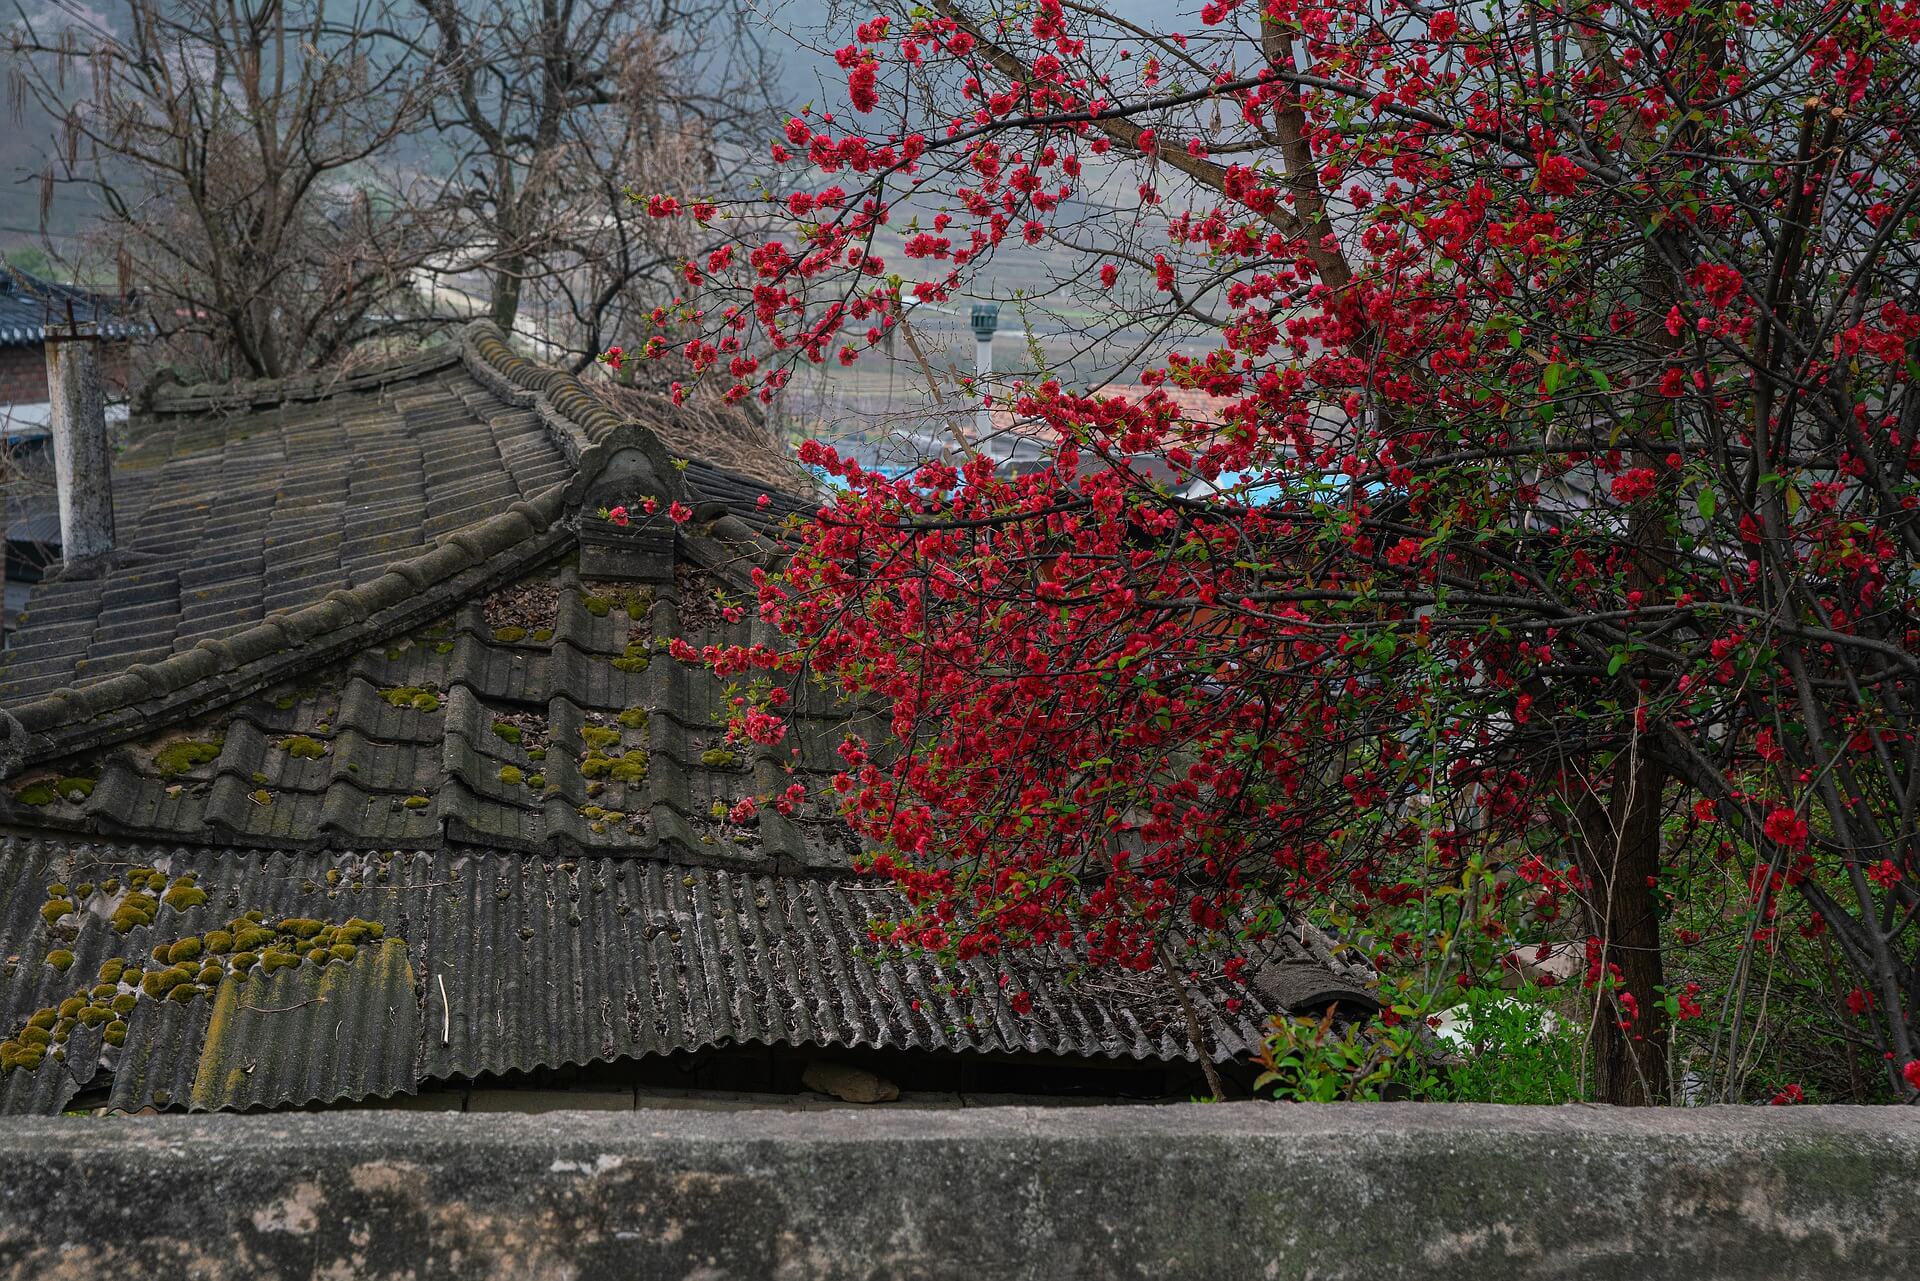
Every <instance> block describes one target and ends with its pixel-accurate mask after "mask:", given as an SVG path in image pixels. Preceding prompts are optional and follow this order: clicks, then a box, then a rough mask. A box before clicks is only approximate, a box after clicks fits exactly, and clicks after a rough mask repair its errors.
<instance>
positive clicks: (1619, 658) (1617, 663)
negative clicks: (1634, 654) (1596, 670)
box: [1607, 652, 1627, 676]
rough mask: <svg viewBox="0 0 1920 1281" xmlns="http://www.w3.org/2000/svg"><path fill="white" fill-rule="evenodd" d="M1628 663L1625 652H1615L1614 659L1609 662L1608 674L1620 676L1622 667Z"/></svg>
mask: <svg viewBox="0 0 1920 1281" xmlns="http://www.w3.org/2000/svg"><path fill="white" fill-rule="evenodd" d="M1626 665H1627V656H1626V654H1625V653H1624V652H1622V653H1619V654H1615V655H1614V656H1613V659H1612V661H1611V662H1609V663H1608V664H1607V675H1609V676H1618V675H1619V674H1620V669H1621V668H1622V667H1625V666H1626Z"/></svg>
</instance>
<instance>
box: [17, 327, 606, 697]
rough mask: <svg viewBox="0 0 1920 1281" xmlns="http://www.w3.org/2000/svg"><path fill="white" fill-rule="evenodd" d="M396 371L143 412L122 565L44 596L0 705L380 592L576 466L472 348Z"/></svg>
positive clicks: (136, 428)
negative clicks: (455, 538)
mask: <svg viewBox="0 0 1920 1281" xmlns="http://www.w3.org/2000/svg"><path fill="white" fill-rule="evenodd" d="M390 373H391V374H392V375H393V376H392V377H390V378H388V379H385V380H383V381H379V382H374V381H371V380H370V379H363V380H362V381H361V382H360V383H359V384H358V385H350V386H348V387H346V388H343V389H342V390H340V391H338V392H336V393H335V394H333V395H331V396H328V397H327V398H325V399H321V400H314V401H308V402H300V401H282V402H280V403H277V404H274V405H271V406H267V407H261V408H251V407H247V408H242V407H240V406H239V405H237V404H235V403H234V402H232V401H229V402H227V404H226V405H225V406H224V407H214V406H212V405H208V404H206V403H205V401H206V398H205V397H202V396H195V395H181V396H178V397H177V398H175V399H173V400H170V401H167V402H163V404H164V406H165V409H166V412H163V413H158V414H155V415H153V416H151V417H148V418H145V419H143V420H141V421H137V422H136V423H134V424H133V425H132V427H131V429H130V432H129V435H130V438H131V440H132V444H131V447H130V448H128V449H127V451H126V452H125V453H124V454H122V455H121V456H120V457H119V458H118V459H116V460H115V463H114V474H113V485H114V522H115V526H116V529H117V530H118V533H119V538H118V545H117V547H116V549H115V551H114V552H113V554H112V556H111V557H110V558H109V559H108V561H107V563H105V564H103V565H100V566H97V567H88V568H87V570H86V571H85V572H79V573H73V572H69V573H67V574H62V575H58V576H55V577H54V578H53V579H51V580H50V581H48V582H46V583H44V584H42V585H41V586H40V587H39V588H38V589H37V590H36V591H35V593H34V595H33V597H32V599H31V600H30V601H29V603H28V607H27V612H26V616H25V618H24V619H23V630H22V631H21V633H20V635H19V637H18V639H17V641H16V644H15V646H14V647H13V648H12V649H10V650H9V651H8V652H7V654H6V655H5V656H4V657H5V665H4V667H0V700H4V701H5V702H7V703H14V702H24V701H28V700H32V699H37V698H40V697H43V696H45V695H47V694H49V693H51V692H53V691H54V690H56V689H58V688H60V687H62V686H66V685H70V684H74V683H77V682H78V681H82V680H85V679H87V678H90V677H98V676H101V675H104V674H111V673H114V672H117V671H120V670H123V669H125V668H127V667H129V666H131V665H132V664H134V663H153V662H156V661H157V660H160V659H164V658H167V657H168V656H169V655H173V654H177V653H181V652H184V651H188V650H191V649H192V648H193V647H194V646H195V645H196V644H198V643H199V642H200V641H203V640H215V639H219V638H222V637H231V636H233V635H234V634H235V633H238V632H241V631H243V630H245V629H247V628H249V627H252V626H255V625H258V624H259V623H260V622H262V621H263V620H264V619H265V618H267V617H268V616H269V615H272V614H273V613H275V612H276V611H280V610H290V609H298V608H300V607H302V606H306V605H310V604H312V603H313V602H315V601H318V600H320V599H322V598H324V597H325V596H326V595H327V594H328V593H329V592H332V591H335V590H339V589H345V588H357V587H364V586H366V585H367V584H369V583H372V582H374V581H375V580H376V579H378V578H379V577H380V576H381V575H382V574H383V573H384V572H385V570H386V568H387V567H388V566H389V565H391V564H392V563H393V562H395V561H398V560H401V559H404V558H405V557H407V556H409V555H410V554H414V553H418V552H420V551H421V550H423V549H425V548H427V547H429V546H431V545H432V544H433V543H434V542H435V541H436V540H438V539H441V538H444V537H447V536H449V535H451V534H454V533H456V532H458V531H460V530H463V529H465V528H466V527H468V526H470V525H473V524H475V523H476V522H478V521H480V520H481V519H482V518H483V517H486V516H490V515H493V514H495V513H499V512H501V511H504V510H506V509H508V508H509V507H511V506H512V505H513V504H514V503H519V502H527V501H530V500H534V499H537V498H539V497H540V496H541V495H542V494H544V493H546V491H549V490H552V489H554V488H555V487H556V486H559V485H560V484H561V482H562V481H563V480H564V479H565V478H566V477H567V476H568V475H569V474H570V467H569V465H568V463H567V461H566V459H565V457H564V456H563V454H562V452H561V449H560V448H559V446H558V445H557V444H556V442H555V441H554V440H553V439H552V437H551V435H550V433H549V432H548V431H547V429H546V428H545V427H544V426H543V425H542V424H541V422H540V421H539V419H538V417H537V416H536V415H535V414H534V413H532V412H530V411H528V410H525V409H520V408H515V407H513V406H510V405H507V404H504V403H502V402H501V401H500V400H499V399H498V398H497V397H495V396H494V395H492V394H491V393H490V392H488V391H487V390H486V389H485V388H483V387H481V386H480V385H479V384H477V383H476V382H474V380H473V379H472V378H471V377H469V376H467V374H466V372H465V370H464V369H463V368H462V367H461V365H460V363H459V360H458V356H457V353H449V354H442V355H440V356H437V357H428V358H427V359H425V360H422V361H419V362H415V363H414V364H413V365H412V366H409V367H402V368H400V369H395V370H392V371H390ZM182 404H185V405H190V406H193V407H194V409H195V410H197V412H191V413H187V412H180V410H179V406H180V405H182ZM548 506H549V508H551V509H552V510H553V511H556V512H557V507H554V506H553V504H552V503H549V504H548Z"/></svg>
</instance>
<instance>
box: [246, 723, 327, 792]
mask: <svg viewBox="0 0 1920 1281" xmlns="http://www.w3.org/2000/svg"><path fill="white" fill-rule="evenodd" d="M280 749H281V750H282V751H284V752H285V753H286V754H287V755H289V756H292V757H295V758H296V759H299V760H303V761H317V760H319V759H320V758H321V757H322V756H325V755H326V754H327V745H326V744H325V743H323V742H321V741H320V740H319V739H317V738H310V737H308V736H307V735H305V734H294V735H291V736H289V737H287V738H283V739H281V740H280ZM254 781H255V782H259V783H264V782H266V781H267V780H266V779H264V778H257V777H256V778H255V780H254Z"/></svg>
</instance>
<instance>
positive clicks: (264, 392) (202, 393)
mask: <svg viewBox="0 0 1920 1281" xmlns="http://www.w3.org/2000/svg"><path fill="white" fill-rule="evenodd" d="M459 360H460V350H459V348H457V347H454V346H452V345H449V344H442V345H440V346H436V347H427V348H424V349H422V350H420V351H417V352H412V353H409V354H408V355H404V356H396V357H394V358H393V359H391V360H383V361H380V362H378V363H376V364H372V365H366V366H363V367H362V368H360V369H356V370H341V369H322V370H316V371H314V372H312V373H305V374H289V375H288V376H287V377H285V378H254V379H243V380H239V381H235V382H224V383H181V382H150V383H149V384H148V385H147V387H146V388H145V389H144V390H143V391H142V393H141V396H140V405H139V408H140V412H141V413H143V414H148V415H152V416H153V417H156V418H163V417H173V416H178V415H182V414H204V413H218V412H222V411H225V412H239V411H244V410H250V409H270V408H272V407H273V406H275V405H284V404H289V403H298V402H301V401H310V400H325V399H326V398H327V397H329V396H337V395H339V394H341V393H342V392H353V391H378V390H380V389H381V388H383V387H387V386H390V385H392V384H393V383H400V382H406V381H407V380H408V379H412V378H419V377H422V376H424V375H426V374H431V373H437V372H438V371H440V370H442V369H445V368H447V367H448V366H450V365H454V364H457V363H458V362H459ZM163 376H164V375H163Z"/></svg>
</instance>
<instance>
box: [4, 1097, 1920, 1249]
mask: <svg viewBox="0 0 1920 1281" xmlns="http://www.w3.org/2000/svg"><path fill="white" fill-rule="evenodd" d="M1916 1274H1920V1110H1915V1109H1904V1110H1903V1109H1893V1108H1888V1109H1882V1110H1869V1109H1863V1108H1797V1109H1759V1108H1755V1109H1742V1110H1733V1109H1702V1110H1698V1111H1672V1112H1661V1113H1650V1112H1641V1113H1626V1112H1613V1111H1608V1110H1604V1109H1596V1108H1558V1109H1517V1108H1488V1107H1442V1106H1432V1105H1403V1106H1396V1105H1375V1106H1352V1107H1282V1106H1271V1105H1258V1104H1240V1105H1228V1106H1219V1107H1200V1106H1179V1107H1164V1108H1140V1107H1132V1108H1087V1109H1059V1110H1037V1109H1029V1108H1006V1109H996V1110H986V1111H980V1112H911V1111H888V1112H872V1113H858V1114H851V1115H850V1114H847V1113H827V1114H805V1113H803V1114H791V1113H780V1114H775V1113H730V1114H698V1113H663V1114H657V1115H648V1114H645V1113H641V1114H621V1115H611V1116H609V1115H597V1114H588V1113H553V1114H548V1115H545V1116H537V1117H493V1116H476V1115H446V1114H421V1113H407V1112H349V1113H331V1114H318V1115H291V1116H287V1115H280V1116H266V1117H234V1116H209V1117H193V1118H119V1119H112V1120H94V1119H78V1118H65V1119H48V1120H37V1121H31V1122H14V1123H10V1124H9V1125H8V1126H7V1127H6V1128H5V1129H4V1130H0V1276H5V1277H18V1278H34V1279H35V1281H51V1279H53V1278H67V1277H73V1278H80V1277H108V1276H111V1277H116V1278H143V1277H167V1278H183V1277H205V1278H236V1279H238V1278H294V1277H302V1278H306V1277H329V1278H333V1277H340V1278H347V1277H354V1278H388V1277H412V1278H418V1279H419V1281H428V1279H429V1278H440V1277H489V1278H522V1277H524V1278H543V1279H544V1278H576V1277H577V1278H602V1277H606V1278H613V1277H619V1278H654V1277H660V1278H669V1277H670V1278H684V1279H692V1278H701V1279H703V1281H720V1279H722V1278H742V1279H746V1278H752V1279H754V1281H759V1279H760V1278H795V1279H798V1278H840V1277H862V1278H865V1277H927V1278H934V1277H941V1278H944V1277H955V1278H960V1277H965V1278H989V1277H1022V1278H1027V1277H1031V1278H1040V1279H1043V1281H1066V1279H1067V1278H1094V1277H1143V1278H1173V1277H1196V1278H1206V1279H1208V1281H1225V1279H1229V1278H1240V1277H1249V1278H1251V1277H1298V1278H1306V1277H1312V1278H1317V1279H1322V1281H1324V1279H1328V1278H1342V1277H1352V1278H1365V1279H1366V1281H1384V1279H1387V1278H1397V1277H1421V1278H1445V1277H1471V1278H1474V1281H1494V1279H1495V1278H1506V1277H1553V1278H1578V1277H1623V1278H1656V1277H1685V1278H1689V1279H1692V1278H1714V1277H1767V1278H1787V1277H1821V1278H1823V1279H1824V1281H1839V1279H1840V1278H1848V1279H1850V1281H1851V1279H1853V1278H1872V1277H1902V1278H1912V1277H1914V1276H1915V1275H1916Z"/></svg>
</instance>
